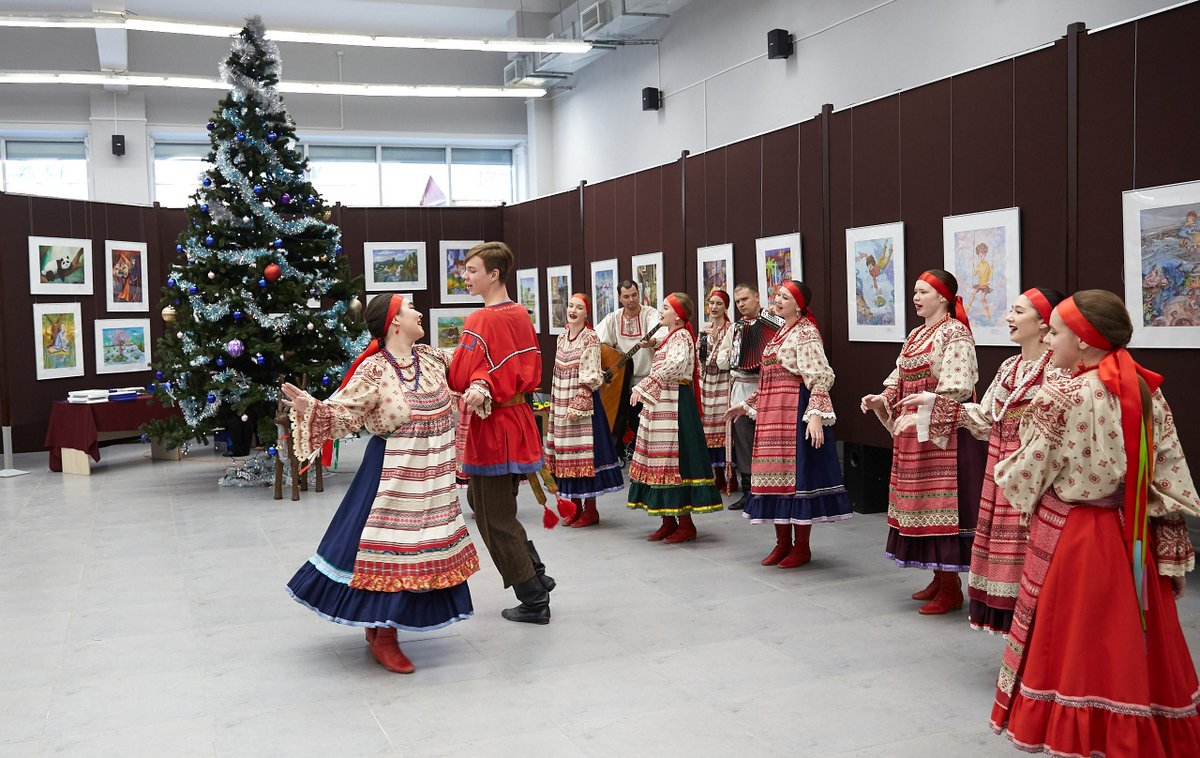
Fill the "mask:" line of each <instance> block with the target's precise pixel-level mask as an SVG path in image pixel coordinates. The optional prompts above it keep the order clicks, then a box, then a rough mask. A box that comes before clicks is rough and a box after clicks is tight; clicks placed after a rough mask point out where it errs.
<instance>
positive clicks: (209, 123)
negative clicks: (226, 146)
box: [205, 121, 217, 132]
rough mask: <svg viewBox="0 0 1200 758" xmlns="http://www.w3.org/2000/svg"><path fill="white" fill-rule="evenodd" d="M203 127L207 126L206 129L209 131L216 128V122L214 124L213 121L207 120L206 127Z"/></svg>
mask: <svg viewBox="0 0 1200 758" xmlns="http://www.w3.org/2000/svg"><path fill="white" fill-rule="evenodd" d="M205 128H207V129H208V130H209V131H210V132H211V131H212V130H213V129H216V128H217V125H216V124H214V123H213V122H211V121H209V122H208V126H207V127H205Z"/></svg>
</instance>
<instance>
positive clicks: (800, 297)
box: [779, 279, 808, 313]
mask: <svg viewBox="0 0 1200 758" xmlns="http://www.w3.org/2000/svg"><path fill="white" fill-rule="evenodd" d="M779 286H780V287H782V288H783V289H785V290H787V291H788V294H789V295H791V296H792V299H793V300H795V301H796V305H797V307H799V308H800V312H801V313H804V309H805V308H807V307H808V301H807V300H805V299H804V293H803V292H801V291H800V288H799V287H797V286H796V283H795V282H793V281H792V280H791V279H785V280H784V281H783V284H781V285H779Z"/></svg>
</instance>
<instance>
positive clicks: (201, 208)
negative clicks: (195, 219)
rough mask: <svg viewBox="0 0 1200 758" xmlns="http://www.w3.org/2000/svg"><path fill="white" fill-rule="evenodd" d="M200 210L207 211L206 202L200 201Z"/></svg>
mask: <svg viewBox="0 0 1200 758" xmlns="http://www.w3.org/2000/svg"><path fill="white" fill-rule="evenodd" d="M200 212H201V213H208V203H200Z"/></svg>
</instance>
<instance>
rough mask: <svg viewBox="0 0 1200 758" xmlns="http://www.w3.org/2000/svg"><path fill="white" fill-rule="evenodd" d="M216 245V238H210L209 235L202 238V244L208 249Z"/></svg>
mask: <svg viewBox="0 0 1200 758" xmlns="http://www.w3.org/2000/svg"><path fill="white" fill-rule="evenodd" d="M216 243H217V238H216V237H214V236H212V235H211V234H209V235H207V236H205V238H204V244H206V245H208V246H209V247H212V246H213V245H215V244H216Z"/></svg>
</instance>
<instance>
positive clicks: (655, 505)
mask: <svg viewBox="0 0 1200 758" xmlns="http://www.w3.org/2000/svg"><path fill="white" fill-rule="evenodd" d="M659 316H660V318H661V320H662V324H663V326H665V327H666V328H667V329H668V330H669V331H668V334H667V336H666V338H665V339H664V340H663V341H662V342H661V343H660V344H659V346H658V349H657V350H655V351H654V361H653V363H652V364H651V367H650V375H649V376H647V377H646V378H645V379H643V380H642V381H640V382H638V385H637V386H636V387H634V388H633V392H632V393H630V397H629V402H630V404H631V405H636V404H638V403H642V404H643V405H644V406H645V407H644V408H643V410H642V414H641V419H640V422H639V425H638V434H637V447H636V448H635V449H634V453H633V462H632V463H631V464H630V466H629V482H630V484H629V507H630V508H640V509H642V510H644V511H646V513H648V514H650V515H651V516H662V526H660V527H659V528H658V530H657V531H655V532H654V533H653V534H651V535H650V536H649V537H647V538H646V539H647V540H649V541H650V542H658V541H659V540H661V541H663V542H670V543H677V542H687V541H688V540H694V539H696V525H695V524H694V523H692V514H693V513H709V512H711V511H719V510H721V493H720V492H719V491H718V490H717V488H716V486H714V483H713V475H712V464H711V463H709V459H708V448H707V447H706V446H705V444H704V434H703V432H702V426H701V423H700V403H699V402H698V400H697V398H696V395H695V393H694V392H693V388H694V387H695V386H696V385H697V384H699V382H698V381H697V380H698V377H699V374H700V367H699V363H698V362H697V360H696V340H695V332H694V331H693V330H692V325H691V323H689V322H690V320H691V318H692V299H691V298H690V297H688V296H687V295H686V294H684V293H682V292H673V293H671V294H670V295H667V297H666V299H665V300H663V304H662V307H661V308H660V309H659Z"/></svg>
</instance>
